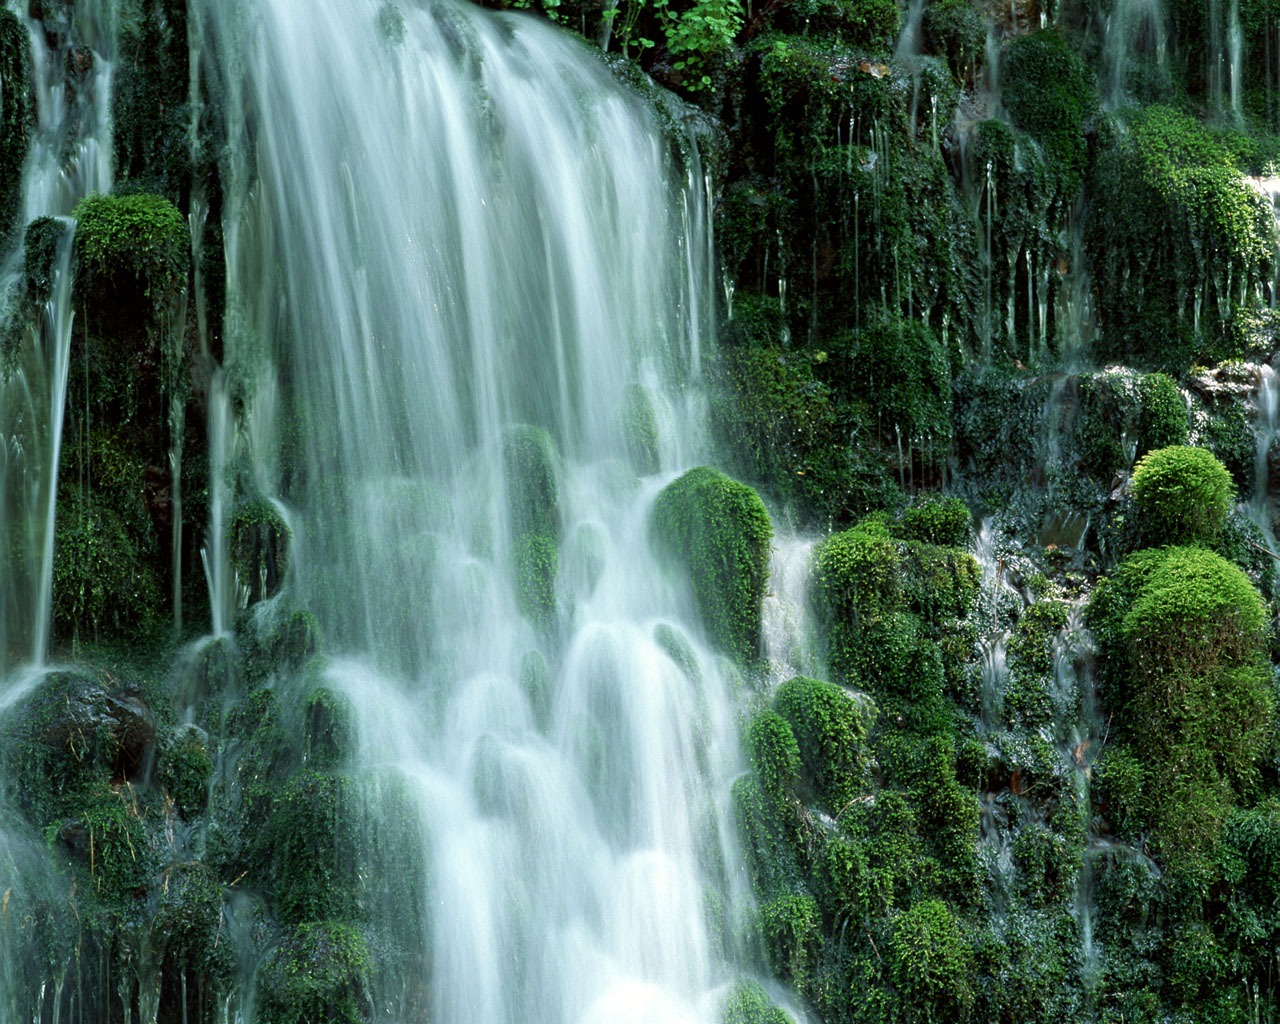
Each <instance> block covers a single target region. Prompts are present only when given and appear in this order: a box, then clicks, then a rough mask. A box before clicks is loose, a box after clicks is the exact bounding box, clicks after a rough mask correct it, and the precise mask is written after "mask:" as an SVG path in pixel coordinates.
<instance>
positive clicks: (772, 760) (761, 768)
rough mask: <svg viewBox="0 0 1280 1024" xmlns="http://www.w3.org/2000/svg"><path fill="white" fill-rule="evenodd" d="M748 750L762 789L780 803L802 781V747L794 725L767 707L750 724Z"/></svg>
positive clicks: (788, 797) (748, 728)
mask: <svg viewBox="0 0 1280 1024" xmlns="http://www.w3.org/2000/svg"><path fill="white" fill-rule="evenodd" d="M747 750H748V754H749V756H750V758H751V767H752V768H754V769H755V773H756V777H757V778H758V779H759V780H760V789H761V790H762V791H763V792H764V793H765V794H766V795H767V796H768V797H769V798H770V799H771V800H773V801H775V802H776V803H785V802H786V801H787V800H788V799H790V798H791V797H792V795H793V794H794V792H795V785H796V783H797V782H799V781H800V747H799V745H798V744H797V743H796V737H795V733H794V732H793V731H792V729H791V725H790V724H789V723H788V722H787V720H786V719H785V718H783V717H782V716H781V715H779V714H778V713H777V712H776V711H771V710H769V709H767V708H766V709H765V710H764V711H761V712H760V713H759V714H758V715H756V716H755V717H754V718H752V719H751V724H750V725H749V726H748V727H747Z"/></svg>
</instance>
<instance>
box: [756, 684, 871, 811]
mask: <svg viewBox="0 0 1280 1024" xmlns="http://www.w3.org/2000/svg"><path fill="white" fill-rule="evenodd" d="M774 706H775V708H776V709H777V711H778V714H779V715H781V716H782V717H783V718H784V719H786V721H787V723H788V724H789V725H790V726H791V731H792V732H793V733H794V736H795V741H796V743H797V745H798V750H799V754H800V760H801V763H802V764H803V766H804V774H805V777H806V779H807V780H808V782H809V784H810V786H811V787H812V788H813V791H814V794H815V795H816V797H817V799H818V802H819V803H820V804H822V805H823V806H824V807H826V808H827V809H828V810H829V811H831V813H833V814H837V813H839V812H840V811H841V810H843V809H844V808H845V807H846V806H847V805H848V804H849V803H850V801H852V800H854V799H856V798H857V797H858V796H860V795H863V794H865V793H867V792H868V790H869V788H870V786H871V781H872V779H871V769H872V767H873V765H874V764H875V757H874V755H873V754H872V752H871V750H870V748H869V747H868V745H867V740H868V737H869V735H870V733H871V730H872V728H873V726H874V725H875V720H876V706H875V704H874V703H873V702H872V701H871V699H870V698H868V697H866V696H863V695H861V694H858V695H855V694H852V693H850V692H849V691H848V690H845V689H844V688H843V687H840V686H836V685H835V684H833V683H827V682H823V681H821V680H818V679H808V678H805V677H804V676H796V677H794V678H792V679H789V680H787V681H786V682H785V683H783V684H782V685H781V686H780V687H778V692H777V694H776V695H775V697H774ZM757 770H758V769H757ZM765 781H766V780H765V778H764V777H763V776H762V778H761V783H762V785H763V784H765Z"/></svg>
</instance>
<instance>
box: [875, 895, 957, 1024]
mask: <svg viewBox="0 0 1280 1024" xmlns="http://www.w3.org/2000/svg"><path fill="white" fill-rule="evenodd" d="M889 956H890V968H891V971H892V975H893V980H894V983H895V984H896V985H897V987H898V990H899V991H900V992H901V993H902V994H903V995H904V996H905V997H906V1002H905V1008H906V1014H905V1019H907V1020H919V1021H926V1020H935V1019H943V1020H964V1019H965V1018H966V1017H967V1016H968V1011H969V1010H970V1009H971V1007H972V1005H973V1002H974V992H973V988H972V984H971V981H970V977H971V974H970V972H971V970H972V952H971V950H970V948H969V945H968V943H967V942H966V941H965V939H964V935H963V934H962V933H961V931H960V925H959V922H958V921H956V919H955V917H954V916H953V915H952V913H951V910H950V909H949V908H948V907H947V905H946V904H945V903H943V902H941V901H940V900H924V901H922V902H920V903H917V904H915V905H914V906H912V907H911V908H910V909H908V910H906V911H905V912H903V913H902V914H900V915H899V916H898V917H897V918H896V919H895V920H894V922H893V931H892V933H891V937H890V940H889Z"/></svg>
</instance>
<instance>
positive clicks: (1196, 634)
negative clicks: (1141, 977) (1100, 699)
mask: <svg viewBox="0 0 1280 1024" xmlns="http://www.w3.org/2000/svg"><path fill="white" fill-rule="evenodd" d="M1089 622H1090V625H1091V627H1092V628H1093V630H1094V633H1095V635H1096V637H1097V639H1098V644H1099V650H1100V653H1101V654H1102V656H1103V670H1104V672H1103V681H1104V683H1105V685H1106V701H1107V704H1108V705H1109V706H1110V708H1111V709H1112V713H1113V714H1115V715H1116V718H1117V720H1118V721H1120V722H1122V729H1121V732H1122V738H1123V739H1125V740H1127V742H1128V743H1129V745H1130V747H1131V748H1132V750H1133V752H1134V754H1135V755H1136V756H1137V758H1138V760H1139V762H1140V763H1141V766H1142V769H1143V772H1144V774H1145V777H1146V778H1147V779H1148V785H1147V786H1146V787H1145V788H1144V789H1142V790H1141V791H1140V793H1131V794H1130V795H1129V799H1130V800H1134V799H1136V800H1138V801H1139V806H1138V807H1137V808H1136V810H1137V812H1138V813H1139V814H1141V815H1143V816H1144V817H1146V818H1147V819H1148V820H1149V821H1151V822H1152V824H1153V825H1154V827H1155V830H1156V834H1157V836H1158V838H1159V843H1160V849H1161V851H1162V853H1163V854H1164V856H1165V858H1166V859H1167V860H1168V861H1169V862H1170V863H1172V864H1174V865H1175V866H1177V867H1178V868H1179V869H1180V870H1184V871H1188V872H1193V873H1197V872H1203V871H1205V870H1207V864H1208V862H1209V859H1210V858H1211V857H1212V854H1213V851H1214V849H1215V847H1216V843H1217V841H1218V835H1219V832H1220V830H1221V827H1222V823H1223V820H1224V818H1225V816H1226V814H1227V812H1228V811H1229V810H1230V808H1231V806H1232V804H1233V803H1234V801H1235V798H1236V796H1237V795H1238V794H1239V793H1241V792H1244V791H1246V790H1247V789H1248V788H1249V787H1250V786H1252V785H1253V783H1254V780H1255V779H1256V777H1257V771H1258V761H1259V758H1260V757H1261V756H1262V754H1263V752H1264V751H1265V750H1266V749H1267V747H1268V745H1269V744H1270V743H1271V742H1272V736H1273V732H1274V725H1273V715H1274V713H1275V693H1274V690H1273V687H1272V683H1271V672H1270V668H1269V664H1268V661H1267V657H1266V625H1267V622H1268V615H1267V611H1266V608H1265V606H1264V605H1263V602H1262V598H1261V596H1260V595H1259V594H1258V592H1257V590H1256V589H1255V588H1254V586H1253V585H1252V583H1250V581H1249V579H1248V577H1247V576H1245V574H1244V573H1243V572H1242V571H1241V570H1240V569H1239V568H1238V567H1236V566H1234V565H1232V564H1231V563H1230V562H1228V561H1226V560H1225V559H1224V558H1222V557H1221V556H1220V555H1217V554H1215V553H1214V552H1212V551H1207V550H1205V549H1203V548H1178V547H1167V548H1158V549H1148V550H1145V551H1139V552H1137V553H1136V554H1134V555H1131V556H1130V557H1129V558H1127V559H1126V560H1125V561H1124V562H1122V563H1121V565H1120V566H1119V568H1118V569H1117V570H1116V572H1115V573H1114V574H1113V575H1112V576H1111V577H1109V578H1107V579H1106V580H1103V581H1102V582H1100V583H1099V585H1098V587H1097V588H1096V590H1095V592H1094V595H1093V598H1092V600H1091V602H1090V606H1089ZM1105 774H1106V775H1107V776H1108V777H1109V776H1110V775H1111V774H1113V772H1112V770H1110V769H1109V770H1108V772H1107V773H1105Z"/></svg>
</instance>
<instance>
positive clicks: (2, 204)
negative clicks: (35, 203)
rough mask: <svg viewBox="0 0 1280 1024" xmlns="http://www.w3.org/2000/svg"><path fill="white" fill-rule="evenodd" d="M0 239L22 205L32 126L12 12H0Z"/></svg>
mask: <svg viewBox="0 0 1280 1024" xmlns="http://www.w3.org/2000/svg"><path fill="white" fill-rule="evenodd" d="M0 82H3V83H4V91H3V92H0V239H5V240H7V239H8V237H9V234H10V232H11V231H13V230H14V228H15V227H20V225H17V224H16V223H15V222H16V221H17V218H18V210H19V206H20V203H21V201H22V165H23V163H24V161H25V160H26V158H27V148H28V146H29V145H30V144H31V139H32V136H33V135H34V132H35V125H36V104H35V93H34V89H33V83H32V80H31V43H30V40H29V39H28V38H27V30H26V28H24V27H23V24H22V22H21V21H19V20H18V17H17V15H15V14H14V13H13V12H12V11H10V10H7V9H4V10H0Z"/></svg>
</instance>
